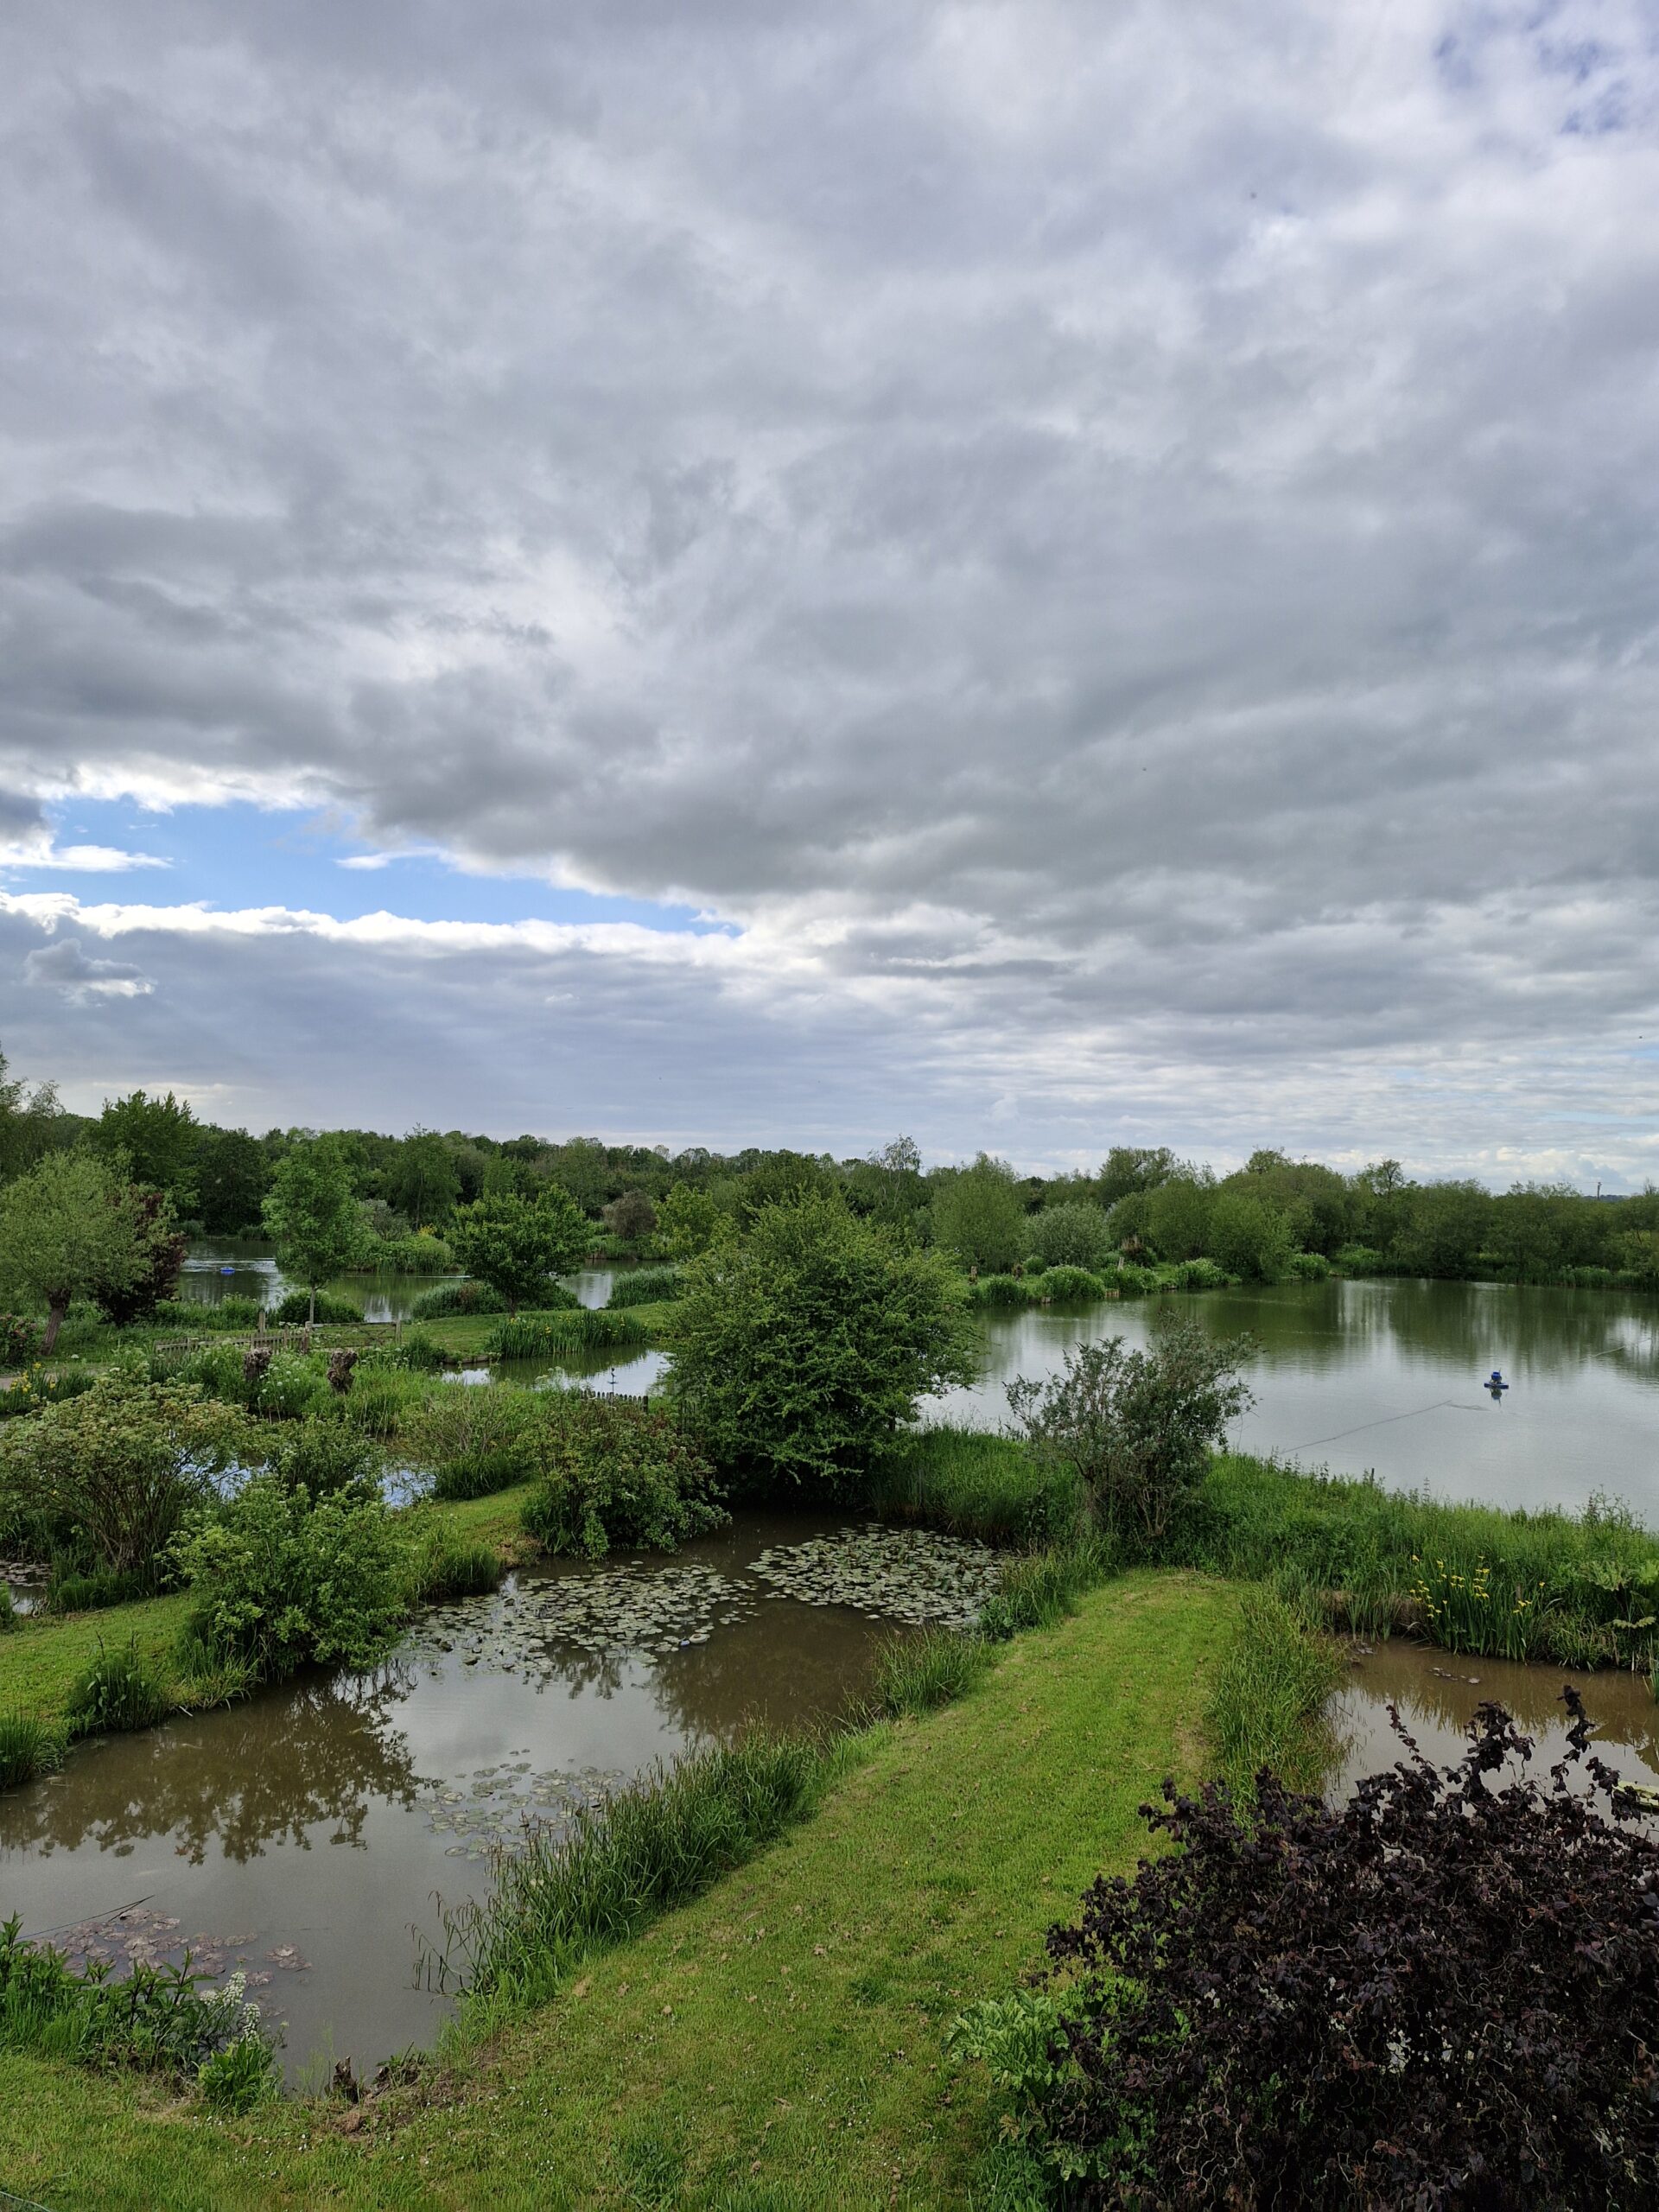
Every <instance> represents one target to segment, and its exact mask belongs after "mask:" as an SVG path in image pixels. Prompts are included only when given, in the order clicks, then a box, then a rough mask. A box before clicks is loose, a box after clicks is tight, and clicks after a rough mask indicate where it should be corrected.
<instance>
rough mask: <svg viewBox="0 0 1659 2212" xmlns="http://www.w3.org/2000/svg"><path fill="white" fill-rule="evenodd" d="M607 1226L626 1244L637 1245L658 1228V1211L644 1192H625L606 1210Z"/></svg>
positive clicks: (613, 1200) (614, 1199)
mask: <svg viewBox="0 0 1659 2212" xmlns="http://www.w3.org/2000/svg"><path fill="white" fill-rule="evenodd" d="M604 1213H605V1226H606V1228H607V1229H608V1230H610V1232H611V1234H612V1236H619V1237H620V1238H621V1240H622V1242H623V1243H625V1244H637V1243H639V1241H640V1239H641V1238H642V1237H645V1236H650V1235H651V1233H652V1230H653V1229H655V1228H656V1226H657V1209H656V1207H655V1206H654V1205H652V1203H651V1200H650V1199H649V1198H647V1197H646V1196H645V1192H643V1191H624V1192H623V1193H622V1195H621V1197H620V1198H613V1199H612V1200H611V1203H610V1204H609V1205H607V1207H606V1208H605V1209H604Z"/></svg>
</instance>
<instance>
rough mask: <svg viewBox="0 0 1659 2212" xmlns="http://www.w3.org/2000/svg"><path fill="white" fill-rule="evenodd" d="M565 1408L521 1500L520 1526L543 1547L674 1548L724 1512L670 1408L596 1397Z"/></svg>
mask: <svg viewBox="0 0 1659 2212" xmlns="http://www.w3.org/2000/svg"><path fill="white" fill-rule="evenodd" d="M561 1411H562V1412H563V1415H564V1418H563V1420H561V1421H558V1422H557V1424H556V1426H555V1427H552V1428H551V1429H550V1432H549V1433H548V1436H547V1437H546V1439H545V1440H544V1446H543V1449H544V1452H545V1459H544V1471H543V1475H542V1477H541V1479H540V1481H539V1482H538V1484H537V1487H536V1489H535V1490H534V1491H532V1493H531V1496H530V1497H528V1498H527V1499H526V1500H525V1502H524V1528H525V1529H526V1531H527V1532H528V1534H529V1535H532V1536H533V1537H534V1538H535V1539H536V1541H537V1543H539V1544H541V1545H542V1546H543V1547H544V1548H545V1549H547V1550H548V1551H550V1552H583V1553H586V1554H587V1555H588V1557H589V1558H590V1559H596V1558H598V1557H600V1556H601V1554H603V1553H605V1552H607V1551H608V1550H609V1549H610V1548H611V1546H612V1545H613V1544H626V1545H642V1546H649V1547H650V1548H652V1549H654V1550H660V1551H672V1550H674V1548H676V1546H677V1545H678V1544H679V1543H680V1542H681V1541H683V1539H684V1538H685V1537H687V1536H695V1535H701V1534H702V1532H703V1531H704V1530H705V1529H717V1528H719V1527H720V1526H721V1524H722V1523H723V1522H725V1521H726V1520H727V1519H728V1517H729V1516H728V1514H727V1512H726V1510H725V1508H724V1506H723V1505H722V1504H721V1502H720V1497H719V1493H718V1491H717V1490H716V1488H715V1478H714V1472H713V1470H712V1469H711V1468H710V1467H709V1464H708V1462H707V1461H706V1460H705V1459H702V1457H701V1455H700V1454H699V1453H698V1452H696V1451H695V1450H694V1449H693V1448H692V1446H691V1445H690V1443H689V1442H688V1441H687V1440H686V1438H685V1436H684V1434H683V1433H682V1431H681V1429H680V1427H679V1425H678V1423H677V1421H673V1420H672V1419H671V1417H670V1416H669V1415H668V1414H664V1413H660V1412H658V1410H657V1409H656V1408H654V1407H644V1406H630V1405H625V1404H620V1403H619V1402H617V1400H615V1399H613V1398H599V1397H594V1398H579V1399H578V1398H574V1397H573V1398H571V1399H570V1400H569V1401H568V1402H567V1403H566V1404H565V1405H564V1406H563V1407H562V1408H561Z"/></svg>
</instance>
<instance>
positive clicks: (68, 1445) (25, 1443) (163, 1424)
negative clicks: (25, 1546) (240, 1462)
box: [0, 1364, 246, 1586]
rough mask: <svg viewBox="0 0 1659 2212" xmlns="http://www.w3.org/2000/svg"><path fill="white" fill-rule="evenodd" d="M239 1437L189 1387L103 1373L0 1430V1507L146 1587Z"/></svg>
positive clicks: (235, 1422) (233, 1454) (228, 1419)
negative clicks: (12, 1508)
mask: <svg viewBox="0 0 1659 2212" xmlns="http://www.w3.org/2000/svg"><path fill="white" fill-rule="evenodd" d="M245 1437H246V1429H245V1424H244V1422H243V1421H242V1418H241V1416H240V1415H239V1414H238V1413H237V1412H236V1410H235V1409H234V1408H232V1407H229V1406H225V1405H220V1404H219V1403H217V1402H215V1401H214V1400H213V1399H211V1398H207V1397H204V1395H202V1393H201V1392H200V1390H199V1389H195V1388H194V1387H193V1386H191V1385H190V1384H188V1383H150V1382H148V1381H146V1380H143V1379H142V1378H141V1376H139V1374H138V1373H137V1370H135V1369H134V1368H133V1367H130V1366H129V1365H126V1364H122V1365H118V1366H115V1367H111V1368H108V1369H105V1370H104V1371H103V1372H102V1373H101V1374H100V1375H99V1377H98V1379H97V1382H96V1383H95V1384H94V1385H93V1387H92V1389H89V1390H86V1392H84V1393H83V1394H82V1395H80V1396H79V1397H75V1398H72V1399H71V1400H70V1401H69V1402H68V1403H67V1404H61V1405H48V1406H46V1407H44V1408H42V1410H41V1413H40V1414H38V1415H37V1416H36V1418H35V1419H34V1420H33V1421H28V1422H23V1423H17V1424H13V1425H12V1426H11V1427H8V1428H7V1429H6V1430H5V1432H4V1433H3V1434H0V1503H4V1504H11V1505H16V1506H18V1507H21V1508H22V1509H25V1510H28V1509H33V1510H37V1511H40V1512H43V1513H46V1514H48V1515H49V1516H53V1517H54V1518H55V1519H57V1520H59V1521H60V1522H64V1523H66V1524H67V1525H68V1526H69V1527H70V1528H73V1529H75V1530H77V1531H78V1532H79V1534H80V1535H82V1536H84V1537H85V1539H86V1542H87V1543H88V1544H89V1545H90V1547H91V1548H92V1553H93V1554H94V1555H95V1556H96V1558H97V1560H99V1564H100V1565H102V1566H104V1567H108V1568H110V1569H111V1570H112V1571H114V1572H115V1573H131V1574H137V1575H138V1576H139V1577H141V1578H143V1580H145V1582H146V1585H147V1586H153V1578H154V1575H155V1573H156V1562H157V1560H158V1556H159V1554H162V1552H163V1551H164V1549H165V1548H166V1547H167V1545H168V1542H169V1541H170V1540H171V1539H172V1537H173V1536H174V1535H175V1532H176V1531H177V1529H179V1527H180V1525H181V1522H182V1520H183V1518H184V1516H185V1514H186V1512H187V1511H188V1510H189V1508H190V1507H191V1506H192V1505H193V1504H194V1503H196V1502H197V1501H199V1500H200V1498H201V1497H204V1496H205V1495H206V1494H207V1491H208V1489H209V1487H210V1484H211V1481H212V1478H213V1474H214V1473H215V1472H217V1471H220V1470H222V1469H224V1468H226V1467H227V1466H229V1465H232V1463H233V1462H234V1461H235V1459H236V1458H237V1457H238V1452H240V1451H241V1449H242V1448H243V1446H244V1444H245Z"/></svg>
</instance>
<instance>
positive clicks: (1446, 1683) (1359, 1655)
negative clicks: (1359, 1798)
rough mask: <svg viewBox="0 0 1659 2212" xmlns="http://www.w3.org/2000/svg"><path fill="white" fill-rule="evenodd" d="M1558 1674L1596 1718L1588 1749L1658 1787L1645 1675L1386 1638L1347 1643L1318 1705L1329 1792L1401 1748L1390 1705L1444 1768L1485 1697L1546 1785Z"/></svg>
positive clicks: (1348, 1787) (1399, 1754) (1554, 1741)
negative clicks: (1329, 1756)
mask: <svg viewBox="0 0 1659 2212" xmlns="http://www.w3.org/2000/svg"><path fill="white" fill-rule="evenodd" d="M1566 1682H1571V1683H1573V1686H1574V1687H1575V1688H1577V1689H1578V1690H1579V1691H1580V1693H1581V1694H1582V1696H1583V1698H1584V1702H1585V1707H1586V1711H1587V1712H1588V1713H1589V1715H1590V1718H1591V1719H1592V1721H1593V1722H1594V1723H1595V1748H1596V1750H1597V1751H1598V1752H1599V1754H1600V1756H1601V1757H1602V1758H1604V1759H1605V1761H1606V1763H1607V1764H1608V1765H1609V1766H1611V1768H1612V1769H1613V1770H1615V1772H1616V1773H1618V1775H1620V1776H1621V1777H1623V1778H1624V1780H1625V1781H1627V1782H1635V1783H1642V1784H1643V1786H1644V1787H1646V1788H1649V1789H1651V1788H1653V1787H1655V1786H1659V1704H1656V1703H1655V1701H1654V1696H1653V1693H1652V1691H1651V1690H1650V1689H1649V1687H1648V1682H1647V1678H1646V1676H1645V1675H1629V1674H1616V1673H1613V1672H1611V1671H1608V1672H1605V1673H1599V1674H1594V1675H1586V1674H1576V1673H1574V1672H1573V1671H1572V1669H1568V1668H1563V1667H1536V1666H1522V1665H1521V1664H1519V1663H1518V1662H1516V1661H1514V1660H1509V1659H1471V1658H1468V1657H1466V1656H1461V1655H1459V1654H1458V1653H1455V1652H1450V1651H1441V1650H1438V1649H1434V1648H1433V1647H1432V1646H1429V1645H1425V1644H1421V1643H1410V1642H1408V1640H1407V1639H1405V1638H1404V1637H1389V1639H1388V1640H1387V1641H1386V1642H1385V1643H1378V1644H1376V1646H1375V1647H1366V1646H1363V1645H1357V1646H1356V1647H1355V1649H1354V1653H1353V1659H1352V1665H1351V1671H1350V1675H1349V1680H1348V1681H1347V1683H1346V1685H1345V1686H1344V1688H1342V1689H1340V1690H1338V1692H1337V1694H1336V1695H1335V1696H1334V1697H1333V1698H1332V1700H1331V1702H1330V1704H1329V1706H1328V1707H1326V1715H1327V1718H1328V1719H1329V1721H1330V1723H1331V1726H1332V1735H1333V1740H1334V1748H1335V1752H1336V1762H1335V1766H1334V1769H1333V1771H1332V1777H1331V1780H1330V1783H1329V1785H1328V1788H1329V1791H1330V1792H1331V1793H1333V1794H1335V1795H1337V1796H1344V1797H1345V1796H1349V1795H1350V1794H1351V1792H1352V1790H1353V1789H1354V1787H1355V1785H1356V1784H1357V1783H1358V1782H1359V1781H1360V1780H1362V1779H1363V1777H1364V1776H1366V1775H1368V1774H1376V1773H1380V1772H1381V1771H1382V1770H1383V1769H1385V1768H1387V1767H1391V1766H1394V1765H1395V1764H1398V1763H1399V1761H1401V1760H1402V1758H1408V1756H1409V1754H1408V1751H1407V1750H1406V1748H1405V1746H1404V1745H1402V1742H1401V1741H1400V1738H1399V1737H1398V1736H1397V1735H1396V1734H1395V1732H1394V1728H1393V1726H1392V1724H1391V1723H1390V1721H1389V1705H1390V1703H1392V1704H1394V1705H1395V1706H1397V1707H1398V1709H1399V1713H1400V1718H1401V1720H1402V1722H1403V1723H1404V1725H1405V1726H1406V1728H1407V1729H1408V1732H1410V1734H1411V1736H1412V1737H1413V1738H1414V1740H1415V1742H1416V1744H1417V1746H1418V1748H1419V1749H1420V1750H1421V1752H1422V1754H1423V1756H1424V1757H1425V1758H1427V1759H1429V1760H1431V1761H1433V1763H1434V1764H1436V1765H1439V1766H1447V1765H1451V1764H1453V1763H1455V1762H1456V1760H1457V1759H1458V1758H1459V1757H1460V1756H1461V1754H1462V1752H1463V1751H1464V1749H1465V1745H1466V1742H1467V1736H1466V1731H1467V1729H1468V1726H1469V1724H1470V1722H1471V1720H1472V1719H1473V1718H1474V1714H1475V1708H1476V1707H1477V1706H1478V1705H1479V1704H1481V1703H1482V1702H1483V1701H1484V1700H1495V1701H1496V1702H1497V1704H1499V1705H1501V1706H1503V1708H1504V1710H1505V1711H1506V1712H1507V1713H1510V1715H1511V1716H1512V1718H1513V1719H1514V1720H1515V1722H1516V1726H1517V1727H1518V1728H1519V1729H1520V1731H1521V1732H1522V1735H1525V1736H1529V1737H1530V1738H1532V1740H1533V1757H1532V1760H1531V1763H1530V1770H1531V1772H1532V1774H1533V1776H1534V1777H1535V1779H1536V1780H1538V1781H1539V1783H1541V1784H1542V1785H1543V1786H1545V1787H1548V1770H1549V1768H1550V1766H1551V1765H1552V1764H1554V1761H1555V1760H1556V1759H1558V1758H1560V1755H1561V1752H1562V1751H1563V1750H1564V1749H1565V1747H1566V1741H1567V1708H1566V1707H1565V1706H1563V1705H1562V1703H1561V1701H1560V1698H1561V1687H1562V1684H1563V1683H1566ZM1515 1770H1516V1769H1515V1768H1514V1766H1513V1763H1512V1766H1511V1771H1515Z"/></svg>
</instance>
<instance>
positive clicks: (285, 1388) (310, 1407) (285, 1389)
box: [253, 1351, 329, 1421]
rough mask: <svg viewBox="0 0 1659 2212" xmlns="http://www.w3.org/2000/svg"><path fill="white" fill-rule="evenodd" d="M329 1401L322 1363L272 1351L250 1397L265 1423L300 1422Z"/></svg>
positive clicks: (325, 1375) (303, 1355)
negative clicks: (268, 1363) (267, 1363)
mask: <svg viewBox="0 0 1659 2212" xmlns="http://www.w3.org/2000/svg"><path fill="white" fill-rule="evenodd" d="M328 1401H329V1391H328V1377H327V1372H326V1371H325V1370H324V1367H323V1363H322V1362H321V1360H319V1359H315V1358H308V1357H307V1356H306V1355H305V1354H304V1353H302V1352H297V1351H275V1352H273V1353H272V1354H271V1356H270V1366H269V1367H267V1368H266V1370H265V1371H264V1375H263V1376H261V1377H260V1378H259V1382H258V1385H257V1388H256V1389H255V1391H254V1394H253V1408H254V1411H255V1412H256V1413H258V1414H264V1417H265V1419H266V1420H267V1421H303V1420H304V1419H305V1417H306V1415H307V1414H319V1413H321V1411H322V1409H323V1408H324V1407H326V1406H327V1403H328Z"/></svg>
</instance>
